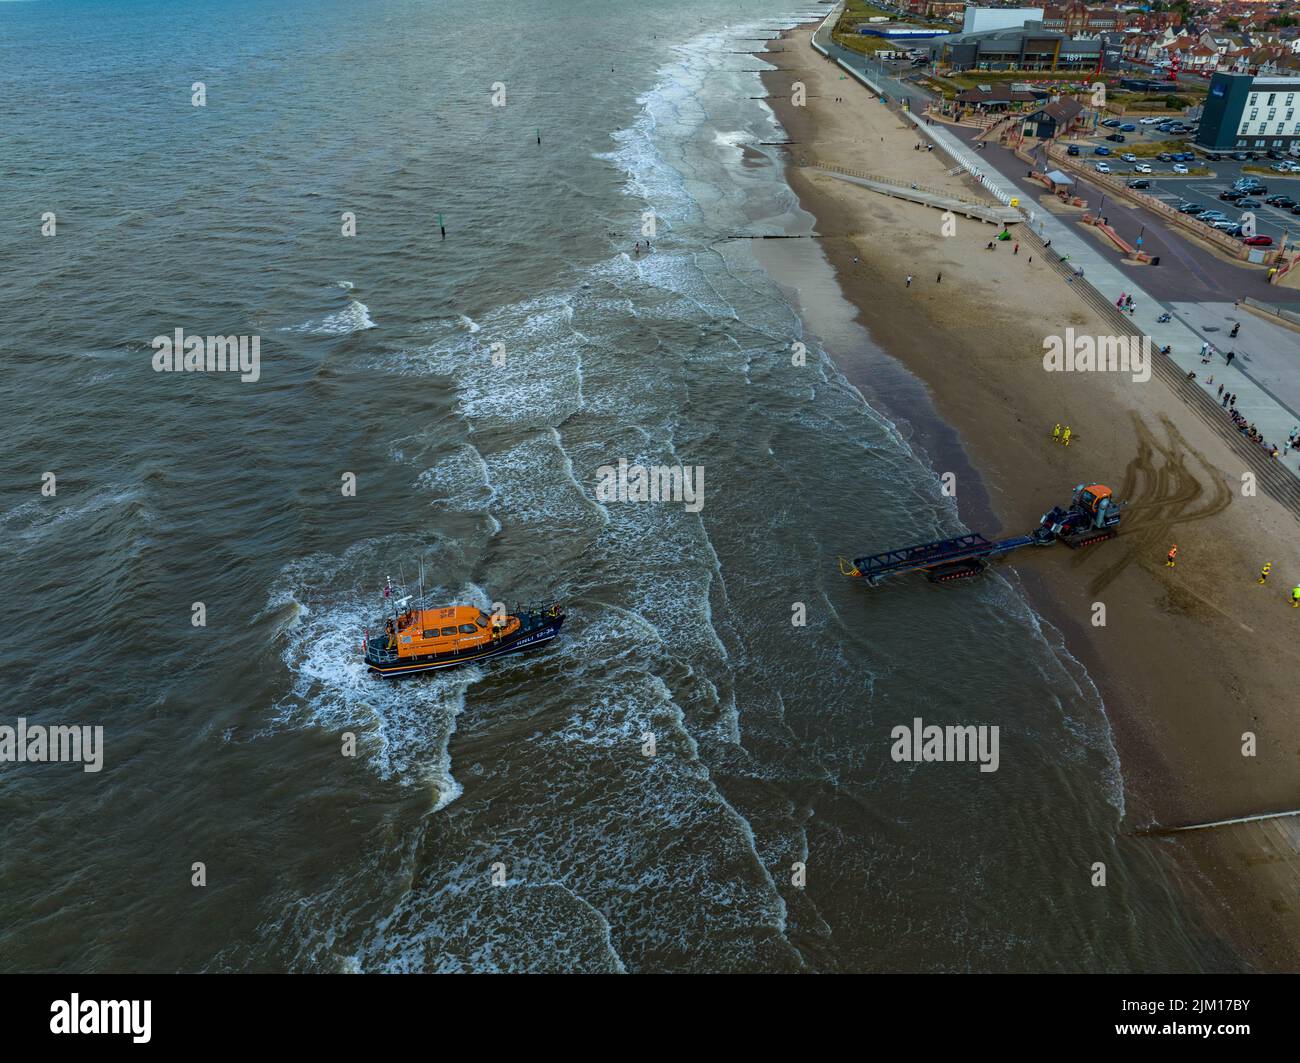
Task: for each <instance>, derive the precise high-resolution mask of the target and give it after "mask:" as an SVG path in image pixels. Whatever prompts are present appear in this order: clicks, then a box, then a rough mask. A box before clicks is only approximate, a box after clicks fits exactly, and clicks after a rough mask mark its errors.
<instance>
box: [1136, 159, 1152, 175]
mask: <svg viewBox="0 0 1300 1063" xmlns="http://www.w3.org/2000/svg"><path fill="white" fill-rule="evenodd" d="M1133 172H1134V173H1150V172H1151V167H1150V166H1148V165H1147V164H1146V163H1145V162H1140V163H1138V164H1137V165H1136V166H1134V167H1133Z"/></svg>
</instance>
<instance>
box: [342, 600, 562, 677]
mask: <svg viewBox="0 0 1300 1063" xmlns="http://www.w3.org/2000/svg"><path fill="white" fill-rule="evenodd" d="M564 619H565V618H564V616H563V615H561V616H558V617H556V618H555V619H554V620H549V621H547V622H545V623H542V624H538V625H537V626H535V627H531V628H529V629H527V630H525V631H520V632H516V633H515V634H513V635H511V636H509V637H507V638H503V639H501V640H500V641H498V642H495V643H493V644H490V645H486V646H477V647H475V648H474V649H472V650H466V651H464V652H463V653H434V654H427V655H423V656H419V655H417V656H412V657H402V658H400V659H398V660H396V661H391V662H388V661H375V660H372V659H370V658H369V657H367V659H366V668H368V669H369V670H370V672H371V674H373V675H381V676H390V677H393V678H397V677H401V676H407V675H418V674H419V673H421V672H436V671H440V670H441V669H443V668H455V667H457V666H458V665H462V664H470V663H472V662H475V661H486V660H487V659H488V658H490V657H503V656H505V655H506V654H507V653H522V652H523V651H525V650H535V649H537V647H538V646H545V645H546V644H547V643H548V642H551V641H552V640H553V639H555V637H556V636H557V635H559V633H560V627H561V625H562V624H563V623H564Z"/></svg>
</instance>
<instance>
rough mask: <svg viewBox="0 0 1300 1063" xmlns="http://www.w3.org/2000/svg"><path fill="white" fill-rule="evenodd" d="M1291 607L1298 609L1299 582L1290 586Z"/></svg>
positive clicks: (1299, 596)
mask: <svg viewBox="0 0 1300 1063" xmlns="http://www.w3.org/2000/svg"><path fill="white" fill-rule="evenodd" d="M1291 608H1292V609H1300V584H1297V585H1296V586H1294V587H1292V588H1291Z"/></svg>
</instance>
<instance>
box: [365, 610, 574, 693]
mask: <svg viewBox="0 0 1300 1063" xmlns="http://www.w3.org/2000/svg"><path fill="white" fill-rule="evenodd" d="M409 601H410V599H402V600H401V601H400V602H398V603H397V605H396V606H395V607H394V609H393V614H392V615H391V616H390V617H388V619H387V620H385V621H384V627H383V635H382V636H379V637H375V638H372V637H370V635H369V633H367V635H366V640H365V661H366V667H367V668H369V669H370V671H371V672H372V673H374V674H375V675H384V676H402V675H414V674H415V673H417V672H430V671H435V670H437V669H440V668H454V667H455V666H456V665H458V664H466V663H468V662H470V661H483V660H487V659H488V658H489V657H499V656H501V655H503V654H506V653H516V652H519V651H522V650H531V649H535V648H536V647H538V646H542V645H545V644H546V643H548V642H550V641H551V640H552V639H554V638H555V637H556V636H558V635H559V633H560V626H561V625H562V624H563V623H564V610H563V609H562V608H561V607H560V606H559V605H549V606H536V607H531V608H517V610H516V612H514V613H486V612H484V611H483V610H482V609H480V608H478V606H474V605H448V606H443V607H441V608H437V609H417V608H410V607H408V603H409Z"/></svg>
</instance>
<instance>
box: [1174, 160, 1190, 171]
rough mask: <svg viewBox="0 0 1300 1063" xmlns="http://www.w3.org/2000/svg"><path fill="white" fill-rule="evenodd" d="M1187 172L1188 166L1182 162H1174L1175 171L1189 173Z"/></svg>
mask: <svg viewBox="0 0 1300 1063" xmlns="http://www.w3.org/2000/svg"><path fill="white" fill-rule="evenodd" d="M1187 172H1188V170H1187V167H1186V166H1184V165H1183V164H1182V163H1181V162H1176V163H1174V173H1187Z"/></svg>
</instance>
